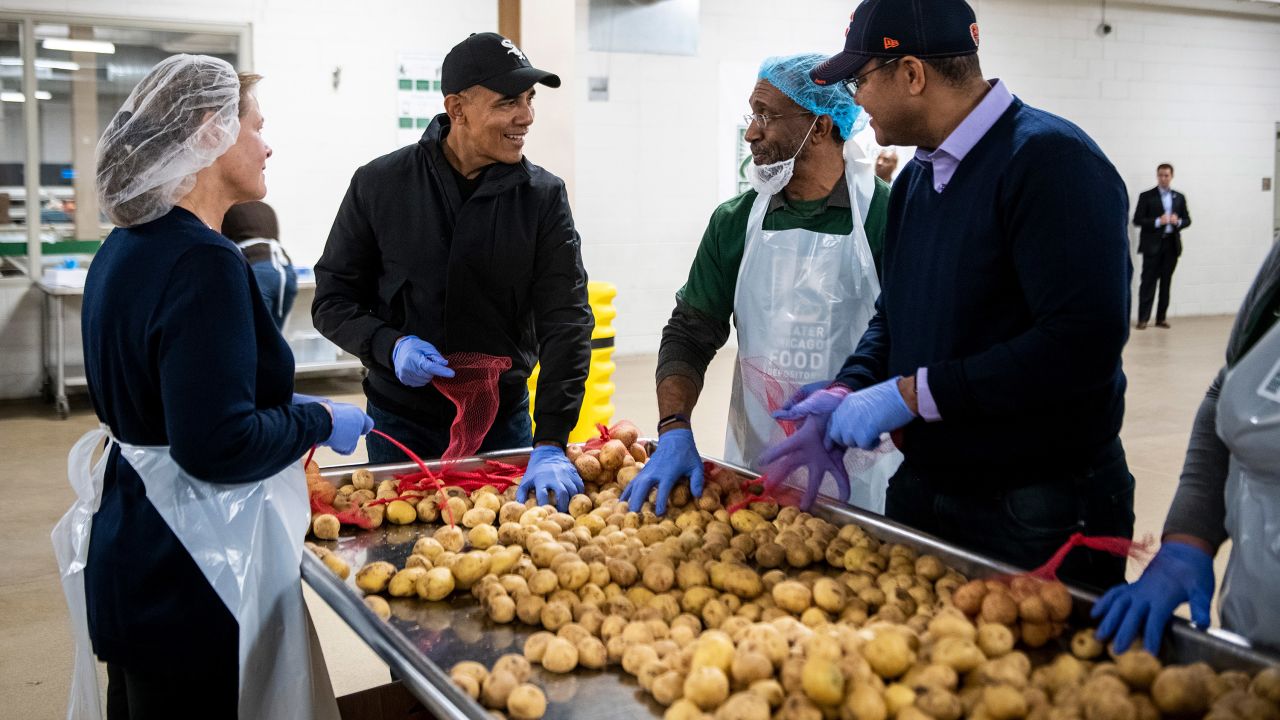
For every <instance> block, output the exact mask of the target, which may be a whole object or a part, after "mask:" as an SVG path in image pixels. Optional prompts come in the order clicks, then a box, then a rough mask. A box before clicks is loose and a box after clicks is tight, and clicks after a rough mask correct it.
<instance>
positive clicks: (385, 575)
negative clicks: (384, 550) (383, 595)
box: [356, 560, 396, 594]
mask: <svg viewBox="0 0 1280 720" xmlns="http://www.w3.org/2000/svg"><path fill="white" fill-rule="evenodd" d="M395 574H396V566H395V565H392V564H391V563H389V562H387V561H385V560H378V561H376V562H371V563H369V564H368V565H365V566H364V567H362V568H360V571H359V572H357V573H356V587H358V588H360V589H361V590H363V591H365V592H366V593H370V594H373V593H380V592H383V591H384V590H386V589H387V583H389V582H391V578H392V576H394V575H395Z"/></svg>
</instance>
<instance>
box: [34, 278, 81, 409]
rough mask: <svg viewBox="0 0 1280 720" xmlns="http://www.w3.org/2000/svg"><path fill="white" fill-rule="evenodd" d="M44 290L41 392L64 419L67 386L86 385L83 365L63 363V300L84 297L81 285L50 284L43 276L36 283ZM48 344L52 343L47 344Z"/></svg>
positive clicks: (64, 354) (65, 345)
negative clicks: (70, 365)
mask: <svg viewBox="0 0 1280 720" xmlns="http://www.w3.org/2000/svg"><path fill="white" fill-rule="evenodd" d="M36 287H37V288H39V289H40V292H42V293H44V305H43V311H44V312H43V313H42V322H41V325H40V327H41V330H42V331H43V332H42V333H41V335H42V336H43V337H42V339H41V343H40V359H41V363H40V367H41V369H42V370H43V372H44V374H45V381H44V387H45V395H46V397H48V398H49V399H51V400H53V403H54V408H55V409H56V410H57V412H58V417H59V418H60V419H63V420H65V419H66V418H67V414H68V413H69V412H70V411H71V405H70V404H69V403H68V402H67V388H68V387H87V386H88V384H89V382H88V380H87V379H86V378H85V374H84V366H83V365H77V366H75V367H67V341H66V328H65V324H66V314H67V312H66V303H67V299H68V298H73V299H78V298H83V297H84V286H79V287H75V286H67V285H50V284H48V283H46V282H44V281H43V280H41V281H39V282H37V283H36ZM51 346H52V347H51Z"/></svg>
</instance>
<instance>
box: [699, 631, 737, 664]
mask: <svg viewBox="0 0 1280 720" xmlns="http://www.w3.org/2000/svg"><path fill="white" fill-rule="evenodd" d="M733 653H734V647H733V640H731V639H730V638H729V636H728V635H726V634H725V633H723V632H720V631H718V630H708V631H707V632H705V633H703V634H702V636H701V637H700V638H698V640H697V641H696V642H695V643H694V650H693V662H692V664H691V667H692V668H694V669H697V668H700V667H714V668H718V669H719V670H720V671H721V672H728V671H729V669H730V668H731V667H732V666H733Z"/></svg>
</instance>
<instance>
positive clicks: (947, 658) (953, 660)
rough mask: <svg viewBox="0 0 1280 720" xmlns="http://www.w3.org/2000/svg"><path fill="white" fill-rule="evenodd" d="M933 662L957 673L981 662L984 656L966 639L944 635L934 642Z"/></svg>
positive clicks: (964, 671)
mask: <svg viewBox="0 0 1280 720" xmlns="http://www.w3.org/2000/svg"><path fill="white" fill-rule="evenodd" d="M931 657H932V658H933V662H936V663H940V664H942V665H946V666H947V667H950V668H951V669H952V670H955V671H956V672H958V673H967V672H969V671H971V670H973V669H974V668H976V667H978V666H979V665H981V664H982V662H983V660H985V659H986V656H985V655H983V654H982V651H981V650H979V649H978V647H977V646H976V645H974V644H973V643H972V642H969V641H968V640H963V639H961V638H955V637H945V638H942V639H940V640H938V642H936V643H934V646H933V651H932V655H931Z"/></svg>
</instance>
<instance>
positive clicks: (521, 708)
mask: <svg viewBox="0 0 1280 720" xmlns="http://www.w3.org/2000/svg"><path fill="white" fill-rule="evenodd" d="M507 714H508V715H509V716H510V717H511V720H538V718H541V717H542V716H543V715H545V714H547V696H546V695H543V694H542V691H541V690H539V689H538V688H537V687H536V686H534V685H530V684H528V683H524V684H522V685H517V686H516V687H515V688H514V689H512V690H511V694H510V695H508V696H507Z"/></svg>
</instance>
